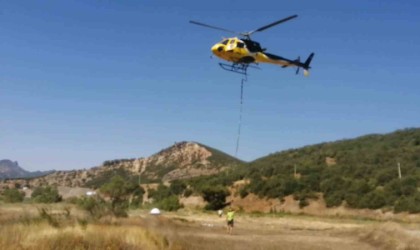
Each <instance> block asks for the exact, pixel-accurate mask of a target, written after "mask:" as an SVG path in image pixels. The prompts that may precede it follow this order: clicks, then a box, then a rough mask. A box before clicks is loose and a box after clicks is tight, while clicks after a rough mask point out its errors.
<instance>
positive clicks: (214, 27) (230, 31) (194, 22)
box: [190, 21, 238, 34]
mask: <svg viewBox="0 0 420 250" xmlns="http://www.w3.org/2000/svg"><path fill="white" fill-rule="evenodd" d="M190 23H192V24H197V25H200V26H204V27H207V28H211V29H216V30H222V31H225V32H229V33H233V34H238V32H235V31H232V30H227V29H224V28H219V27H216V26H211V25H208V24H204V23H199V22H196V21H190Z"/></svg>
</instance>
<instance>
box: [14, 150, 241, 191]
mask: <svg viewBox="0 0 420 250" xmlns="http://www.w3.org/2000/svg"><path fill="white" fill-rule="evenodd" d="M240 164H242V162H241V161H240V160H238V159H236V158H234V157H232V156H229V155H227V154H225V153H223V152H221V151H218V150H215V149H212V148H210V147H207V146H205V145H202V144H199V143H195V142H180V143H176V144H174V145H172V146H171V147H168V148H166V149H163V150H161V151H160V152H158V153H156V154H154V155H152V156H150V157H146V158H137V159H120V160H110V161H105V162H104V163H103V164H102V165H101V166H97V167H93V168H91V169H82V170H72V171H57V172H54V173H52V174H50V175H47V176H44V177H40V178H33V179H31V180H18V181H15V182H19V183H20V184H22V185H30V186H39V185H60V186H68V187H83V186H86V184H89V183H92V182H95V181H96V180H98V179H99V178H101V177H103V176H108V175H113V174H115V173H116V172H118V171H125V172H128V173H131V175H132V176H141V179H142V180H143V181H147V182H154V181H161V180H162V181H171V180H175V179H188V178H192V177H195V176H201V175H212V174H216V173H219V172H221V171H223V170H225V169H227V168H229V167H232V166H236V165H240Z"/></svg>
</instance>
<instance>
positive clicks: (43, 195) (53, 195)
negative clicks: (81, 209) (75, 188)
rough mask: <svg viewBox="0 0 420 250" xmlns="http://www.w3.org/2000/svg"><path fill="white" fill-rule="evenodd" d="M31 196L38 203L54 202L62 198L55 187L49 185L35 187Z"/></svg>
mask: <svg viewBox="0 0 420 250" xmlns="http://www.w3.org/2000/svg"><path fill="white" fill-rule="evenodd" d="M31 197H32V199H33V200H34V201H35V202H40V203H54V202H60V201H61V200H62V198H61V196H60V195H59V193H58V190H57V188H56V187H51V186H46V187H37V188H36V189H35V190H34V191H33V192H32V195H31Z"/></svg>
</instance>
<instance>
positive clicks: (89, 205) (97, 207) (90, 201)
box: [76, 196, 110, 219]
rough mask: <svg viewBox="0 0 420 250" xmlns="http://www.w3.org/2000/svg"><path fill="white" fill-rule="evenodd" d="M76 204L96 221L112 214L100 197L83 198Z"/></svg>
mask: <svg viewBox="0 0 420 250" xmlns="http://www.w3.org/2000/svg"><path fill="white" fill-rule="evenodd" d="M76 204H77V205H78V206H79V207H80V208H81V209H83V210H85V211H87V212H88V213H89V215H90V216H91V217H92V218H94V219H100V218H101V217H103V216H105V215H107V214H108V213H109V212H110V209H109V206H108V204H107V203H106V202H105V201H104V200H103V199H101V198H100V197H98V196H88V197H86V196H84V197H81V198H79V199H78V200H77V202H76Z"/></svg>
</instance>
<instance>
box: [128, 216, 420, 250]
mask: <svg viewBox="0 0 420 250" xmlns="http://www.w3.org/2000/svg"><path fill="white" fill-rule="evenodd" d="M134 217H135V216H134ZM149 219H151V220H158V221H160V223H163V222H162V221H166V222H164V223H163V224H161V225H160V226H158V227H155V229H157V230H160V231H161V233H163V234H165V235H166V236H167V237H168V239H170V240H171V241H173V242H178V243H180V245H181V246H183V247H182V249H205V250H207V249H208V250H210V249H212V250H213V249H231V250H236V249H237V250H239V249H264V250H265V249H288V250H293V249H303V250H306V249H308V250H309V249H311V250H317V249H319V250H321V249H323V250H324V249H334V250H335V249H340V250H352V249H357V250H365V249H366V250H370V249H407V250H408V249H420V225H419V224H401V223H396V222H377V221H364V220H360V221H357V220H343V219H329V218H317V217H308V216H283V217H278V216H277V217H270V216H267V215H265V216H251V215H238V216H236V220H235V228H234V231H233V234H232V235H229V234H227V232H226V227H225V219H224V218H223V217H222V218H219V217H218V216H217V215H209V214H182V213H177V214H166V215H162V216H161V218H149ZM168 221H170V223H168ZM152 224H153V223H152ZM158 224H159V223H158ZM149 225H150V224H149ZM163 227H164V229H163Z"/></svg>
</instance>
